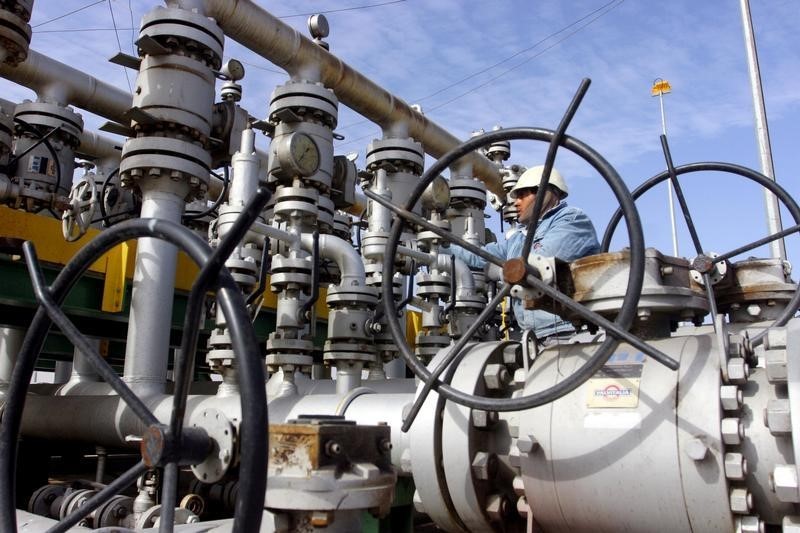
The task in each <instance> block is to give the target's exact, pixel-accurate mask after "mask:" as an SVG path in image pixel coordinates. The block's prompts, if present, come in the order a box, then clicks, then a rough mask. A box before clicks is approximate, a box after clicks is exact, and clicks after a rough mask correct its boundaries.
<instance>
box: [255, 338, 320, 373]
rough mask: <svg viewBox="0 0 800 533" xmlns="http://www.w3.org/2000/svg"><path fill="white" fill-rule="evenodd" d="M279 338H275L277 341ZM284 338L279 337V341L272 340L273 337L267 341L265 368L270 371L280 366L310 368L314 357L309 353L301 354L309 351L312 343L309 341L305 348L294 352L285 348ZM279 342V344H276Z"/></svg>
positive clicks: (276, 369)
mask: <svg viewBox="0 0 800 533" xmlns="http://www.w3.org/2000/svg"><path fill="white" fill-rule="evenodd" d="M278 340H279V339H275V341H278ZM284 340H286V339H280V341H281V342H273V339H270V340H268V341H267V361H266V363H267V368H269V371H270V372H277V371H278V370H279V369H281V368H286V367H289V368H291V369H295V368H296V369H300V370H307V369H310V368H311V365H312V364H313V363H314V358H313V357H312V356H310V355H303V354H307V353H310V352H311V349H312V348H313V347H314V345H313V344H312V343H311V342H310V341H309V342H308V346H309V348H308V349H307V350H302V351H301V352H298V353H294V352H289V351H287V350H286V347H285V345H286V343H285V342H283V341H284ZM277 344H280V345H281V346H276V345H277ZM290 349H293V348H290Z"/></svg>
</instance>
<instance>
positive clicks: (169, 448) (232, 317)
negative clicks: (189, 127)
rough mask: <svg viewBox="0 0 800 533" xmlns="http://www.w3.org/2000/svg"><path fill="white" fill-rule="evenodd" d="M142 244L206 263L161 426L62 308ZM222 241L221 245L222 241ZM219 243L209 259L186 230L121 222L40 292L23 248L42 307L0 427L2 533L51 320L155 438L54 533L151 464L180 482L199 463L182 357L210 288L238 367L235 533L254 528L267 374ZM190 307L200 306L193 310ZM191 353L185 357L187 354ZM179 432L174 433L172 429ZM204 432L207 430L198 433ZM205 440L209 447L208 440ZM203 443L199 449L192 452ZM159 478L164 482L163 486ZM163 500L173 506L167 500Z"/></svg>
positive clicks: (8, 527) (257, 206)
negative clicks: (117, 256) (77, 287)
mask: <svg viewBox="0 0 800 533" xmlns="http://www.w3.org/2000/svg"><path fill="white" fill-rule="evenodd" d="M268 198H269V193H268V192H266V191H263V190H259V193H258V194H257V195H256V197H255V198H254V199H253V201H251V202H250V204H248V206H247V208H246V209H245V212H247V213H249V214H251V213H252V212H255V213H257V212H259V211H260V210H261V208H262V207H263V205H264V204H265V203H266V200H267V199H268ZM247 218H255V217H254V216H253V217H246V216H241V217H240V219H239V220H237V222H236V223H235V224H234V227H233V228H232V230H231V233H230V234H229V235H228V237H229V238H230V239H236V240H237V241H238V237H237V236H236V234H237V233H238V234H239V235H238V236H239V237H240V236H241V234H242V233H241V232H239V231H237V229H238V230H241V229H242V228H244V231H246V229H247V226H249V225H250V222H252V220H249V221H248V220H246V219H247ZM139 237H153V238H157V239H161V240H165V241H167V242H170V243H171V244H174V245H176V246H177V247H179V248H181V249H182V250H184V251H185V252H186V253H187V254H188V255H189V256H190V257H191V258H192V259H193V260H194V261H195V262H196V263H197V264H198V265H201V266H203V268H202V270H201V272H200V276H199V277H198V281H197V282H196V283H195V286H194V287H193V289H192V293H191V294H190V305H189V306H188V311H187V318H186V321H185V326H186V328H185V329H184V341H183V344H182V346H183V347H186V348H190V350H189V351H188V352H184V355H183V357H185V358H184V359H182V360H181V361H176V386H175V389H176V393H175V394H176V396H175V405H174V407H173V413H172V419H171V420H170V424H169V426H168V425H166V424H161V423H159V421H158V420H157V419H156V418H155V416H154V415H153V414H152V413H151V412H150V410H149V409H148V408H147V407H146V406H145V405H144V404H143V403H142V402H141V400H139V398H138V397H136V396H135V394H133V393H132V391H131V390H130V389H128V387H127V385H126V384H125V383H124V382H122V380H121V379H120V378H119V376H117V375H116V373H114V371H113V369H111V367H110V366H108V364H107V363H106V362H105V361H104V360H103V359H102V358H101V357H100V356H99V354H97V353H96V351H95V350H94V349H93V347H92V346H91V345H90V344H89V343H88V342H87V341H86V338H85V337H83V335H82V334H81V333H80V332H79V331H78V330H77V329H76V328H75V326H74V325H73V324H72V323H71V322H70V320H69V319H68V318H67V317H66V316H65V315H64V313H63V312H62V311H61V310H60V309H59V307H58V306H59V305H60V303H61V302H63V300H64V298H65V297H66V295H67V294H68V292H69V290H70V289H71V288H72V287H73V286H74V284H75V283H76V281H77V280H78V278H79V277H80V276H81V275H82V274H83V273H84V272H85V271H86V269H87V268H88V267H89V265H91V264H92V263H93V262H94V261H96V260H97V259H98V258H100V257H101V256H102V255H103V254H104V253H106V252H108V251H109V250H111V249H112V248H113V247H114V246H116V245H117V244H119V243H121V242H124V241H126V240H129V239H136V238H139ZM228 240H229V239H226V241H228ZM230 245H231V243H228V245H227V246H226V245H225V241H223V244H221V245H220V248H219V249H218V250H217V251H216V252H212V250H211V249H210V248H209V246H208V244H207V243H206V242H205V241H204V240H203V239H201V238H200V237H198V236H197V235H195V234H194V233H192V232H191V231H190V230H188V229H186V228H184V227H182V226H179V225H177V224H174V223H171V222H167V221H162V220H152V219H138V220H131V221H127V222H123V223H121V224H119V225H117V226H115V227H114V228H112V229H109V230H107V231H104V232H103V233H101V234H100V235H99V236H98V237H96V238H95V239H94V240H92V241H91V242H90V243H89V244H87V245H86V246H85V247H84V248H82V249H81V250H80V251H79V252H78V253H77V254H76V255H75V257H74V258H73V259H72V260H71V261H70V262H69V263H68V264H67V265H66V266H65V267H64V269H63V270H62V271H61V272H60V274H59V275H58V277H57V278H56V280H55V282H54V283H53V285H52V286H51V287H46V286H44V281H43V278H42V276H41V272H40V271H39V265H38V262H37V260H36V254H35V250H34V249H33V246H32V245H31V244H30V243H26V245H25V252H26V259H27V261H28V265H29V269H30V270H31V276H32V279H33V281H34V288H35V291H36V293H37V299H38V300H39V301H40V304H41V305H40V307H39V309H37V311H36V315H35V316H34V319H33V321H32V322H31V326H30V328H29V329H28V332H27V334H26V336H25V340H24V341H23V344H22V348H21V350H20V354H19V358H18V361H17V364H16V366H15V367H14V371H13V375H12V381H11V384H10V387H9V390H8V394H7V396H6V400H7V401H6V405H5V410H4V412H3V417H2V421H1V422H0V529H2V530H3V531H16V511H15V476H16V473H15V469H16V457H17V437H18V435H19V430H20V424H21V419H22V410H23V407H24V403H25V395H26V393H27V389H28V383H29V382H30V378H31V375H32V373H33V370H34V368H35V363H36V358H37V356H38V354H39V352H40V351H41V348H42V345H43V344H44V339H45V337H46V334H47V330H48V329H49V327H50V325H51V322H52V321H55V322H56V323H57V325H58V326H59V328H61V329H62V331H63V332H64V333H65V334H66V335H67V336H68V337H69V338H70V340H71V341H72V342H73V343H74V344H75V345H76V346H77V347H78V348H79V349H80V350H81V351H82V352H83V353H84V354H85V355H86V356H87V357H88V358H89V360H90V361H91V362H92V364H93V365H94V366H95V368H96V369H97V371H98V372H99V373H100V374H101V375H102V376H103V377H104V378H105V379H106V381H107V382H108V383H109V384H110V385H111V386H112V387H113V388H114V389H115V390H116V391H117V393H118V394H119V395H120V397H121V398H122V399H123V400H124V401H125V402H126V403H127V404H128V405H129V406H130V407H131V409H132V410H133V411H134V412H135V413H136V414H137V415H138V416H139V418H140V419H141V420H142V421H143V422H144V423H145V424H146V425H148V430H147V434H148V435H150V437H152V438H151V439H150V440H148V439H145V441H144V442H145V444H146V445H147V444H149V445H150V446H143V451H142V455H143V461H141V462H139V463H138V464H137V465H135V466H134V467H133V468H131V469H129V470H128V471H127V472H126V473H124V474H123V475H122V476H120V477H119V478H118V479H117V480H115V481H114V482H112V483H111V484H110V485H108V487H106V488H105V489H103V490H102V491H100V492H99V493H98V494H97V495H95V496H94V497H93V498H91V499H90V500H88V501H87V502H86V503H85V504H84V505H83V506H82V507H81V508H79V509H78V510H77V511H76V512H75V513H73V514H72V515H70V516H68V517H67V518H66V519H65V520H63V521H62V522H61V523H59V524H58V525H57V526H55V527H54V528H53V529H52V530H51V531H65V530H67V529H69V528H70V527H72V526H74V525H76V524H77V523H78V522H79V521H80V520H81V519H83V518H84V517H85V516H87V515H88V514H89V513H91V512H92V510H93V509H95V508H96V507H97V506H99V505H101V504H102V503H103V502H104V501H105V500H107V499H108V498H110V497H112V496H113V495H114V494H115V493H117V492H118V491H120V490H122V489H124V488H126V487H127V486H128V485H130V484H131V483H133V482H134V481H135V480H136V478H137V477H138V476H139V475H140V474H141V473H143V472H144V471H145V470H147V468H148V467H150V466H160V467H165V474H166V476H169V477H171V478H172V481H171V483H172V484H173V487H174V484H176V483H177V467H178V466H179V465H182V464H186V463H187V462H189V463H191V462H193V461H197V459H198V456H199V455H200V454H203V457H204V456H205V455H204V454H205V452H203V451H202V449H203V446H202V445H203V438H204V435H202V434H198V431H197V430H191V431H190V430H188V428H183V427H182V426H183V413H184V410H185V405H186V397H185V395H186V394H187V392H188V379H189V377H190V376H189V375H188V374H189V373H188V372H187V369H188V368H189V367H190V366H191V365H190V364H187V363H189V362H190V361H189V359H188V358H189V357H192V356H193V353H194V350H193V348H194V347H196V341H197V330H198V328H199V321H198V320H196V319H198V318H199V316H200V315H201V314H202V313H201V312H200V306H198V305H192V303H193V302H194V303H196V302H197V301H198V300H200V302H201V303H202V297H203V296H204V295H205V293H206V290H207V288H208V286H212V287H217V299H218V302H219V305H220V308H221V310H222V312H224V313H225V316H226V317H227V318H228V323H229V328H230V335H231V340H232V344H233V349H234V353H235V356H236V359H237V364H238V366H239V367H240V369H241V372H240V376H239V380H240V388H241V404H242V405H241V409H242V413H241V417H242V422H241V426H240V432H239V442H240V477H239V489H240V490H239V497H238V499H237V502H236V514H235V519H234V526H233V528H234V531H240V532H249V531H257V530H258V529H259V526H260V523H261V516H262V512H263V502H264V493H265V491H266V471H267V456H266V450H267V427H268V420H267V404H266V393H265V390H264V371H263V364H262V362H261V360H260V357H259V354H260V350H259V348H258V340H257V339H256V337H255V333H254V331H253V329H252V327H251V326H250V319H249V314H248V311H247V307H246V305H245V301H244V297H243V296H242V294H241V291H240V290H239V288H238V287H237V286H236V283H235V282H234V280H233V278H232V277H231V274H230V272H229V271H228V270H227V269H226V268H224V265H223V263H224V260H225V257H226V253H229V252H230V249H229V246H230ZM194 308H198V309H196V310H195V311H193V309H194ZM186 354H189V355H186ZM176 429H177V431H176ZM201 433H204V432H201ZM205 438H206V443H207V437H205ZM198 444H199V445H200V446H199V448H200V450H199V451H198V450H197V449H195V450H192V448H196V446H197V445H198ZM166 483H167V482H166V480H165V485H166ZM164 492H165V495H164V505H165V507H164V509H166V510H167V512H166V513H164V515H165V517H164V518H165V519H164V520H162V530H171V529H172V522H171V520H168V519H167V518H166V516H169V515H170V513H169V510H171V509H174V490H173V489H170V488H167V487H165V489H164ZM170 500H173V501H172V502H170Z"/></svg>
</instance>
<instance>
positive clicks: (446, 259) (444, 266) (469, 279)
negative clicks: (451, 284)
mask: <svg viewBox="0 0 800 533" xmlns="http://www.w3.org/2000/svg"><path fill="white" fill-rule="evenodd" d="M453 260H455V261H454V262H455V272H451V273H450V274H451V275H452V276H455V279H456V290H458V291H459V292H461V291H470V292H472V291H474V290H475V278H474V277H473V276H472V271H471V270H470V269H469V266H467V264H466V263H465V262H464V261H462V260H461V259H459V258H458V257H453V256H451V255H444V254H442V255H439V259H438V264H437V267H438V268H439V269H441V270H447V271H450V270H451V261H453Z"/></svg>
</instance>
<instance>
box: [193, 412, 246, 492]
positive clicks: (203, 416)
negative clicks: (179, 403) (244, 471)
mask: <svg viewBox="0 0 800 533" xmlns="http://www.w3.org/2000/svg"><path fill="white" fill-rule="evenodd" d="M189 425H191V426H192V427H195V428H200V429H202V430H204V431H205V432H206V433H207V434H208V438H209V440H210V442H211V451H210V452H209V454H208V455H207V456H206V458H205V459H204V460H203V462H201V463H198V464H196V465H192V467H191V468H192V472H193V473H194V475H195V477H197V479H199V480H200V481H202V482H203V483H216V482H217V481H219V480H220V479H222V478H223V477H224V476H225V473H226V472H227V471H228V468H230V466H231V464H232V463H233V456H234V440H235V428H234V427H233V424H232V423H231V422H230V420H228V418H227V417H226V416H225V414H224V413H222V412H221V411H218V410H217V409H213V408H206V409H203V410H202V411H196V412H195V413H194V414H193V415H192V418H191V420H190V421H189Z"/></svg>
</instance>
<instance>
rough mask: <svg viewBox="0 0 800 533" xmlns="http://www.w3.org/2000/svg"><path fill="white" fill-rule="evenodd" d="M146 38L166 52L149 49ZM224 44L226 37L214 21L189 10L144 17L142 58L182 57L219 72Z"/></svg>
mask: <svg viewBox="0 0 800 533" xmlns="http://www.w3.org/2000/svg"><path fill="white" fill-rule="evenodd" d="M143 37H149V38H150V39H154V40H155V41H157V42H158V44H160V45H161V46H162V47H163V48H164V50H163V51H162V50H159V48H158V47H156V46H149V45H148V40H147V39H143ZM224 42H225V34H224V33H223V31H222V29H221V28H220V27H219V26H218V25H217V24H216V22H214V20H213V19H210V18H208V17H204V16H202V15H199V14H197V13H195V12H192V11H189V10H187V9H173V8H167V7H160V6H159V7H156V8H155V9H153V10H152V11H150V12H149V13H147V14H146V15H145V16H144V17H142V26H141V29H140V30H139V40H138V41H137V45H138V49H139V56H140V57H145V56H146V55H164V54H181V55H186V56H189V57H193V58H195V59H197V60H199V61H203V62H205V63H206V64H207V65H208V66H209V67H210V68H212V69H214V70H219V69H220V68H221V67H222V49H223V45H224Z"/></svg>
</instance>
